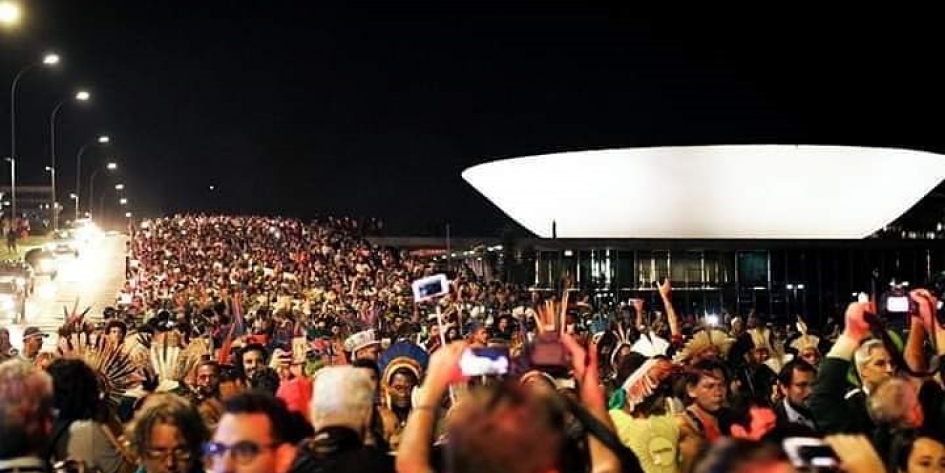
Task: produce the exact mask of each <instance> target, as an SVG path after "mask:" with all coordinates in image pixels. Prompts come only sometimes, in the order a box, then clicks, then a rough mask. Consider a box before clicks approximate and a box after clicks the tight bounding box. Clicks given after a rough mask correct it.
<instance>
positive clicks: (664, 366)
mask: <svg viewBox="0 0 945 473" xmlns="http://www.w3.org/2000/svg"><path fill="white" fill-rule="evenodd" d="M673 369H674V367H673V363H672V362H671V361H669V360H667V359H666V358H651V359H649V360H646V361H645V362H644V363H643V365H641V366H640V367H639V368H637V370H636V371H634V372H633V374H631V375H630V376H629V377H628V378H627V380H626V381H624V383H623V386H621V388H622V389H623V390H624V393H625V395H626V400H625V402H626V406H627V409H628V410H629V411H630V412H633V409H634V408H636V407H637V406H638V405H640V403H642V402H643V401H645V400H646V399H647V398H648V397H650V396H652V395H653V394H655V393H656V389H657V388H658V387H659V385H660V384H661V383H662V382H663V381H664V380H666V378H668V377H669V376H670V375H671V374H672V373H673Z"/></svg>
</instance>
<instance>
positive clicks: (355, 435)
mask: <svg viewBox="0 0 945 473" xmlns="http://www.w3.org/2000/svg"><path fill="white" fill-rule="evenodd" d="M310 408H311V410H310V418H311V421H312V426H313V427H314V428H315V436H314V437H313V438H312V439H311V440H309V441H307V442H305V443H303V444H302V445H301V448H300V449H299V453H298V456H297V458H296V462H295V464H294V465H293V467H292V470H291V471H292V472H293V473H295V472H307V471H316V468H317V471H344V472H347V473H358V472H365V473H393V472H394V460H393V457H391V456H390V455H387V454H386V453H385V452H382V451H380V450H378V449H376V448H373V447H370V446H366V445H365V443H364V441H365V438H366V437H367V435H368V433H369V432H370V429H371V422H372V417H373V415H374V381H372V380H371V376H370V373H369V372H368V371H367V370H365V369H362V368H355V367H353V366H330V367H327V368H323V369H322V370H320V371H318V373H317V374H316V375H315V379H314V380H313V386H312V402H311V405H310Z"/></svg>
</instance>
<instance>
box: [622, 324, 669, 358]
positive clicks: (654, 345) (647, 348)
mask: <svg viewBox="0 0 945 473" xmlns="http://www.w3.org/2000/svg"><path fill="white" fill-rule="evenodd" d="M631 350H633V351H634V352H636V353H639V354H641V355H643V356H645V357H647V358H653V357H654V356H666V350H669V342H668V341H667V340H666V339H665V338H661V337H660V336H658V335H656V332H654V331H652V330H651V331H650V332H649V333H641V334H640V339H639V340H637V341H636V343H634V344H633V347H632V348H631Z"/></svg>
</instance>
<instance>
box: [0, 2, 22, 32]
mask: <svg viewBox="0 0 945 473" xmlns="http://www.w3.org/2000/svg"><path fill="white" fill-rule="evenodd" d="M21 18H23V10H22V9H21V8H20V5H19V4H18V3H16V2H13V1H2V2H0V25H3V26H16V25H18V24H19V23H20V19H21Z"/></svg>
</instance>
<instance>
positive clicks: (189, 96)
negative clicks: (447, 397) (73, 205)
mask: <svg viewBox="0 0 945 473" xmlns="http://www.w3.org/2000/svg"><path fill="white" fill-rule="evenodd" d="M26 3H27V8H28V10H29V15H30V16H29V21H28V22H27V23H26V24H24V25H23V28H22V29H21V30H20V31H19V32H17V33H16V34H11V33H3V34H0V72H2V74H0V77H3V82H0V84H7V85H6V86H5V87H7V88H8V87H9V83H10V81H12V77H13V75H14V74H15V72H16V71H17V70H18V69H19V68H20V67H21V66H22V65H23V64H26V63H28V62H29V61H30V60H32V59H33V58H34V57H38V56H39V55H40V54H41V53H42V52H43V51H44V50H45V49H47V48H51V49H55V50H56V51H58V52H59V53H60V54H61V55H62V56H63V68H62V70H60V71H58V72H55V73H52V72H47V73H44V72H36V73H31V74H30V75H29V76H27V78H26V79H24V81H23V86H22V88H21V90H20V93H19V95H18V96H19V103H20V110H21V114H20V118H19V120H18V124H19V127H20V128H19V129H20V132H19V135H18V136H19V140H20V141H19V142H20V145H19V155H20V159H21V161H20V163H21V164H20V169H21V174H20V178H21V181H23V182H27V181H29V182H39V181H40V180H41V179H42V178H43V174H42V169H43V166H44V165H45V164H46V163H47V161H48V158H47V156H48V131H47V130H48V116H49V112H50V111H51V109H52V107H53V106H54V105H55V103H56V102H57V101H58V100H59V99H60V98H62V97H63V96H65V94H67V93H69V92H71V91H72V90H74V89H75V87H76V86H78V85H86V86H88V87H89V88H90V89H91V90H92V92H93V94H94V95H95V98H94V101H93V103H90V104H88V105H87V106H83V107H80V106H70V107H69V108H67V109H66V110H65V111H64V112H63V114H62V116H61V121H60V130H61V137H62V139H61V141H60V142H59V143H60V144H59V150H60V151H59V155H60V163H61V164H60V171H59V176H60V182H62V185H61V186H60V192H63V193H68V192H72V190H73V187H74V186H73V184H72V183H73V182H74V177H73V176H74V172H75V170H74V167H75V166H74V164H73V163H74V159H75V152H76V150H77V148H78V147H79V146H80V145H81V143H82V142H83V141H85V140H88V139H91V138H92V137H94V136H95V135H96V134H97V133H100V132H108V133H109V134H111V135H112V136H113V137H114V146H112V147H110V148H109V149H108V153H110V155H112V156H117V157H119V158H120V159H121V163H122V165H123V167H124V169H125V174H124V176H123V177H122V178H121V180H123V181H125V182H126V183H127V184H128V187H129V189H130V193H129V197H130V198H131V199H132V201H133V203H134V204H136V205H135V209H136V210H137V211H138V213H148V214H156V213H167V212H174V211H182V210H186V211H199V210H211V209H216V210H225V211H227V212H236V213H255V212H262V213H273V214H283V215H292V216H300V217H307V216H312V215H314V214H318V213H331V214H338V215H359V216H363V215H371V216H378V217H382V218H384V219H385V220H386V221H387V222H388V224H389V227H391V229H392V230H394V231H395V232H397V233H405V234H420V233H442V225H443V223H445V222H450V223H451V224H452V227H453V231H454V232H455V233H457V234H465V235H483V236H485V235H493V234H495V233H496V231H497V229H499V228H501V227H502V226H503V225H506V224H507V223H509V220H508V219H507V218H506V217H504V215H503V214H502V213H501V212H499V211H498V210H497V209H496V208H495V207H493V206H492V205H491V204H490V203H488V202H487V201H486V200H485V199H484V198H483V197H481V196H480V195H479V194H478V193H476V191H474V190H473V189H472V188H471V187H469V186H468V185H467V184H466V183H465V182H464V181H463V180H462V179H461V178H460V172H461V171H462V170H463V169H464V168H466V167H468V166H471V165H474V164H478V163H481V162H485V161H488V160H492V159H497V158H502V157H511V156H519V155H529V154H537V153H545V152H553V151H566V150H583V149H592V148H606V147H622V146H645V145H646V146H648V145H676V144H715V143H822V144H852V145H890V146H906V147H912V148H920V149H928V150H933V151H940V152H941V151H945V144H943V143H945V140H943V139H942V132H941V129H942V127H943V124H942V120H941V113H942V109H943V108H942V106H943V102H945V100H943V98H945V93H943V92H942V88H943V86H945V80H943V79H945V77H943V75H945V74H943V72H940V71H942V70H943V68H942V65H941V64H939V63H940V62H941V60H942V54H941V48H942V46H943V41H942V37H941V34H940V32H939V30H940V26H939V25H938V24H937V22H938V18H939V17H938V16H937V15H933V14H931V12H929V11H924V12H923V11H902V12H890V11H889V10H888V9H884V10H883V11H875V12H869V11H858V12H855V14H854V12H849V11H846V12H842V13H837V14H826V13H824V12H822V11H814V10H810V11H808V10H803V9H791V10H784V11H780V10H771V9H761V8H759V9H757V10H746V9H744V8H738V9H736V8H731V9H725V10H718V9H714V8H706V7H702V8H701V9H695V10H693V9H691V7H686V8H683V7H680V8H678V9H676V10H673V11H641V10H639V9H638V8H637V7H635V6H633V4H636V3H639V2H624V5H625V6H620V7H616V6H607V5H605V4H596V5H587V4H586V3H587V2H548V1H542V2H512V1H477V2H468V3H467V2H460V1H453V0H450V1H437V2H406V1H405V2H392V1H385V2H379V3H376V4H371V3H360V2H353V1H344V2H278V1H273V2H242V1H226V2H217V1H190V2H177V1H143V0H141V1H86V0H55V1H52V0H46V1H26ZM7 95H8V93H6V94H0V96H2V97H3V98H2V99H0V101H2V102H3V110H7V109H8V108H7V107H8V98H7V97H6V96H7ZM0 123H3V125H4V126H5V127H8V121H7V119H6V117H4V119H3V120H0ZM4 129H6V128H4ZM8 141H9V138H8V132H5V133H0V149H3V150H4V152H6V150H8V149H9V145H8ZM104 159H105V157H104V156H103V155H101V154H96V153H90V154H89V155H88V158H87V159H86V162H87V163H89V164H88V165H87V166H85V167H84V169H85V171H84V175H85V176H88V172H89V169H91V167H92V166H93V163H95V162H96V161H97V162H98V163H101V162H103V161H104ZM593 178H594V176H575V179H593ZM113 182H114V181H113ZM211 184H212V185H215V186H216V189H217V191H216V192H213V193H211V192H210V191H209V186H210V185H211ZM84 185H85V184H84Z"/></svg>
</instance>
